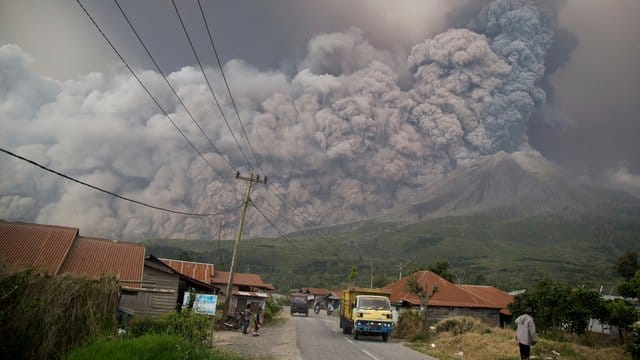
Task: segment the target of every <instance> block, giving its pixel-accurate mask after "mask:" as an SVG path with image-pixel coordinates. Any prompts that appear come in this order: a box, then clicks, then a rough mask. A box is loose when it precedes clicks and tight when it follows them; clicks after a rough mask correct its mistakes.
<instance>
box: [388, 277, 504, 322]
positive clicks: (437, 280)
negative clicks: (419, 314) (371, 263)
mask: <svg viewBox="0 0 640 360" xmlns="http://www.w3.org/2000/svg"><path fill="white" fill-rule="evenodd" d="M410 277H413V278H414V279H415V280H416V281H417V282H418V284H420V285H421V286H422V287H424V288H426V289H427V292H428V293H431V292H432V289H433V287H434V286H437V291H436V293H435V294H434V295H433V296H431V298H430V299H429V301H428V303H427V305H428V310H427V311H428V317H429V321H430V322H432V323H435V322H438V321H440V320H442V319H444V318H447V317H451V316H473V317H476V318H479V319H481V320H482V321H484V322H486V323H488V324H491V325H495V326H499V325H503V324H505V323H507V322H508V321H510V318H511V312H510V311H509V309H508V306H509V304H510V303H511V302H512V301H513V296H511V295H509V294H507V293H505V292H503V291H502V290H500V289H497V288H494V287H493V286H478V285H458V284H453V283H451V282H449V281H447V280H446V279H444V278H442V277H440V276H438V275H437V274H435V273H433V272H431V271H428V270H423V271H418V272H415V273H413V274H411V275H409V276H405V277H404V278H402V279H400V280H398V281H395V282H393V283H391V284H389V285H387V286H385V287H384V288H383V289H385V290H389V291H391V304H392V305H393V306H395V307H396V313H395V314H394V317H395V318H396V319H397V317H398V316H399V312H401V311H404V310H409V309H419V308H420V298H418V296H416V295H414V294H412V293H410V292H409V291H408V290H407V280H408V279H409V278H410Z"/></svg>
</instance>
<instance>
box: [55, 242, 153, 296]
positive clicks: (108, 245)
mask: <svg viewBox="0 0 640 360" xmlns="http://www.w3.org/2000/svg"><path fill="white" fill-rule="evenodd" d="M144 253H145V248H144V245H142V244H136V243H129V242H123V241H115V240H107V239H98V238H90V237H83V236H79V237H78V238H77V239H76V241H75V242H74V244H73V246H72V247H71V250H70V251H69V255H68V256H67V259H66V260H65V262H64V264H63V265H62V268H61V269H60V271H59V273H60V274H62V273H72V274H77V275H88V276H91V277H99V276H101V275H103V274H116V275H117V276H118V278H119V279H120V280H121V281H122V282H123V283H124V285H126V286H129V287H140V285H141V283H140V281H142V272H143V269H144Z"/></svg>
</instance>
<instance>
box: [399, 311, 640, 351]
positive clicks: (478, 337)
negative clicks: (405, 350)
mask: <svg viewBox="0 0 640 360" xmlns="http://www.w3.org/2000/svg"><path fill="white" fill-rule="evenodd" d="M514 336H515V332H514V331H513V330H512V329H501V328H498V327H490V326H487V325H486V324H484V323H482V322H481V321H480V320H478V319H474V318H470V317H456V318H449V319H445V320H442V321H440V322H438V323H437V324H436V326H435V331H434V334H433V335H432V337H431V338H430V339H429V341H426V342H424V341H420V342H414V343H412V344H411V345H410V346H411V347H412V348H414V349H416V350H418V351H421V352H423V353H425V354H428V355H431V356H434V357H437V358H438V359H440V360H450V359H459V358H460V357H459V356H456V355H455V353H456V352H458V351H460V350H462V352H463V353H464V358H465V359H471V360H484V359H496V360H517V359H519V358H520V356H519V351H518V343H517V342H516V341H515V339H514ZM615 340H616V339H615V337H613V338H612V339H611V342H609V343H604V342H601V343H599V345H598V346H597V347H596V346H585V345H581V344H579V342H578V341H577V340H576V339H574V340H573V341H555V340H549V339H545V338H539V339H538V344H537V345H535V346H533V347H532V348H531V355H535V356H537V357H538V358H543V359H545V358H548V359H584V360H618V359H620V360H622V359H628V357H627V355H625V353H624V349H623V348H622V347H621V346H617V345H616V344H615ZM431 344H433V345H434V346H433V347H432V346H431ZM554 351H555V352H557V353H559V354H560V356H559V357H558V356H557V355H555V354H554Z"/></svg>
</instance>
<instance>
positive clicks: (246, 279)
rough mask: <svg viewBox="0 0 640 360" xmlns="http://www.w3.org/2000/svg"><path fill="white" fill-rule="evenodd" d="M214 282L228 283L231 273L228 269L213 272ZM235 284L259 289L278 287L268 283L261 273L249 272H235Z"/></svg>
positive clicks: (219, 283)
mask: <svg viewBox="0 0 640 360" xmlns="http://www.w3.org/2000/svg"><path fill="white" fill-rule="evenodd" d="M211 283H212V284H217V285H226V284H228V283H229V273H228V272H226V271H216V272H215V273H214V274H213V279H212V280H211ZM233 285H240V286H251V287H256V288H258V289H264V290H271V291H275V290H276V289H275V288H274V287H273V285H271V284H266V283H265V282H264V281H263V280H262V278H261V277H260V275H258V274H248V273H235V274H233Z"/></svg>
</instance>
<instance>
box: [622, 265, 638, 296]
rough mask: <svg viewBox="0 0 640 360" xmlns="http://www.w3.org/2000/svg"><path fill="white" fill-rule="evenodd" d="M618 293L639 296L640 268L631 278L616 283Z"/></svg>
mask: <svg viewBox="0 0 640 360" xmlns="http://www.w3.org/2000/svg"><path fill="white" fill-rule="evenodd" d="M618 293H619V294H620V295H621V296H625V297H640V270H638V271H636V275H635V276H634V277H633V278H632V279H630V280H629V281H625V282H623V283H622V284H620V285H618Z"/></svg>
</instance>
